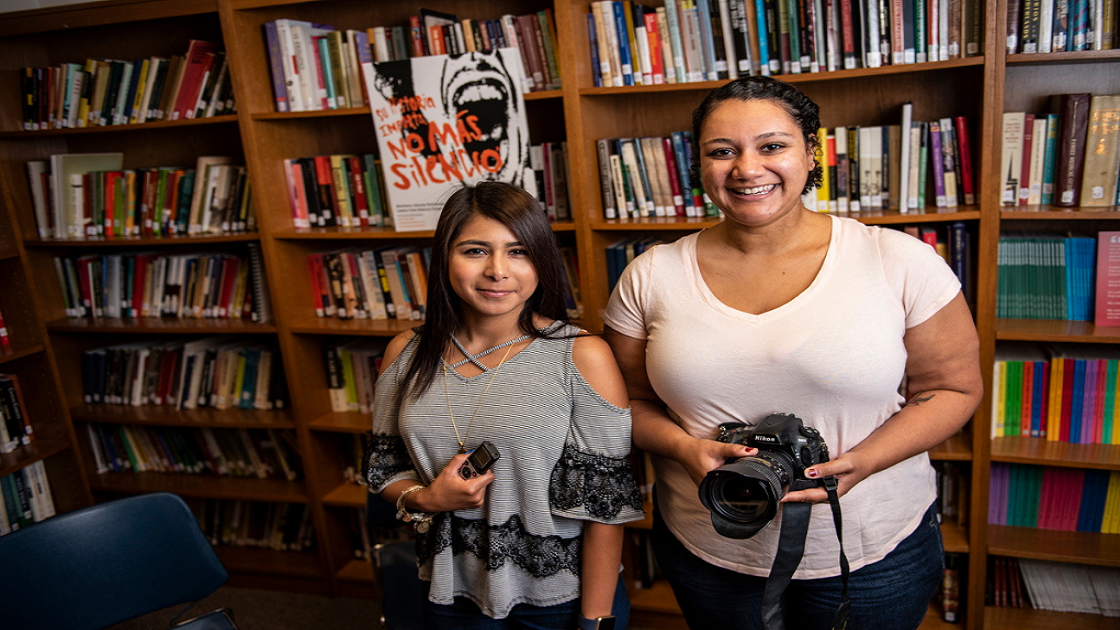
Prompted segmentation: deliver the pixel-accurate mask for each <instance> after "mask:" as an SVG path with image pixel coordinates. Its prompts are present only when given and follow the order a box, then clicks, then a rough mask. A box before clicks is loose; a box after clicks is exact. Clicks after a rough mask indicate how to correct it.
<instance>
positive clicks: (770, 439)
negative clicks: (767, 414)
mask: <svg viewBox="0 0 1120 630" xmlns="http://www.w3.org/2000/svg"><path fill="white" fill-rule="evenodd" d="M754 441H755V442H777V441H778V438H776V437H774V436H773V435H756V436H754Z"/></svg>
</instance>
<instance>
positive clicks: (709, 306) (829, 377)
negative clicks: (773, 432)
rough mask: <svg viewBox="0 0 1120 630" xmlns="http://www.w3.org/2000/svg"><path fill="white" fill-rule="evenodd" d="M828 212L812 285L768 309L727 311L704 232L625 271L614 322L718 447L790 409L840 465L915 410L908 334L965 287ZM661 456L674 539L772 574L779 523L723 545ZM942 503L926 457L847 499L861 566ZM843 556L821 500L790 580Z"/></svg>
mask: <svg viewBox="0 0 1120 630" xmlns="http://www.w3.org/2000/svg"><path fill="white" fill-rule="evenodd" d="M830 218H831V219H832V233H831V236H830V240H829V245H828V253H827V254H826V256H825V260H824V263H823V265H822V267H821V269H820V271H819V273H818V274H817V277H816V278H815V279H814V280H813V282H812V284H811V285H810V286H809V287H808V288H807V289H805V291H803V292H802V293H801V294H799V295H798V296H796V297H795V298H794V299H792V300H791V301H789V302H788V303H786V304H784V305H782V306H780V307H778V308H776V309H774V310H771V311H768V312H765V313H762V314H759V315H753V314H749V313H744V312H742V311H738V310H735V309H732V308H730V307H728V306H727V305H725V304H723V303H722V302H720V301H719V299H718V298H716V296H715V295H714V294H713V293H712V292H711V290H710V289H709V288H708V286H707V285H706V284H705V282H704V279H703V278H702V276H701V274H700V267H699V265H698V263H697V258H696V243H697V237H698V234H699V233H694V234H691V235H688V236H686V237H684V238H681V239H680V240H678V241H676V242H675V243H671V244H667V245H659V246H656V247H653V248H652V249H650V250H648V251H647V252H645V253H644V254H642V255H641V256H639V257H638V258H637V259H635V260H634V261H633V262H632V263H631V264H630V265H629V266H628V267H627V268H626V270H625V272H624V273H623V276H622V278H621V279H620V281H619V283H618V286H617V287H616V288H615V290H614V293H613V295H612V296H611V299H610V302H609V304H608V306H607V310H606V313H605V316H604V321H605V322H606V324H607V325H608V326H610V327H611V328H613V329H614V330H616V331H618V332H620V333H622V334H624V335H627V336H629V337H633V338H636V339H644V340H646V342H647V345H646V370H647V373H648V375H649V380H650V383H651V385H652V386H653V388H654V390H655V391H656V392H657V395H658V396H659V397H660V398H661V400H662V401H663V402H664V403H665V404H666V405H667V407H668V409H669V414H670V416H671V417H672V418H673V419H674V420H675V421H676V422H677V423H678V424H680V425H681V426H682V427H683V428H684V429H685V430H686V431H687V432H688V433H689V434H690V435H693V436H695V437H702V438H711V439H714V438H715V437H716V435H717V427H718V426H719V425H720V424H721V423H724V422H744V423H747V424H748V425H754V424H756V423H757V422H759V421H760V420H762V419H763V418H765V417H766V416H767V415H769V414H772V413H792V414H794V415H796V416H798V417H800V418H801V419H802V420H804V421H805V424H806V425H809V426H813V427H816V428H817V429H818V430H819V431H820V433H821V436H822V437H823V438H824V440H825V442H826V443H827V444H828V448H829V451H830V453H831V454H832V456H833V457H835V456H836V455H838V454H840V453H843V452H845V451H847V450H848V449H850V448H852V447H853V446H855V445H856V444H858V443H859V442H860V441H862V440H863V439H864V438H865V437H867V436H868V435H869V434H870V433H871V432H872V431H874V430H875V429H876V428H877V427H879V426H880V425H882V424H883V423H884V422H885V421H886V420H887V419H888V418H890V417H891V416H892V415H893V414H894V413H896V412H897V411H898V410H899V409H900V408H901V405H902V404H903V403H904V402H905V401H904V399H903V397H902V395H901V394H900V393H899V387H900V384H901V382H902V379H903V376H904V372H905V366H906V356H907V355H906V348H905V346H904V345H903V335H904V334H905V333H906V330H907V329H908V328H912V327H914V326H916V325H918V324H920V323H922V322H924V321H926V320H927V319H928V318H929V317H931V316H932V315H934V314H935V313H936V312H937V311H939V310H940V309H941V308H943V307H944V306H945V305H946V304H948V303H949V301H950V300H952V299H953V298H954V297H955V296H956V295H957V294H958V293H959V291H960V287H961V285H960V282H959V281H958V280H957V278H956V276H955V275H954V274H953V272H952V270H951V269H950V268H949V266H948V265H947V264H946V263H945V261H944V260H943V259H942V258H941V257H940V256H939V255H938V254H937V253H936V252H935V251H934V249H933V248H932V247H930V246H929V245H927V244H925V243H923V242H921V241H919V240H918V239H915V238H913V237H911V236H909V235H907V234H905V233H903V232H899V231H895V230H891V229H883V228H879V227H871V226H865V225H863V224H861V223H859V222H858V221H855V220H853V219H848V218H840V217H836V216H832V217H830ZM945 342H946V343H952V340H951V339H947V340H945ZM654 460H655V462H654V464H655V470H656V475H657V490H658V495H657V498H658V503H659V506H660V509H661V514H662V516H663V517H664V519H665V522H666V524H667V525H668V527H669V529H670V530H671V531H672V532H673V533H674V534H675V535H676V537H677V538H678V539H680V541H681V542H682V543H683V544H684V545H685V546H686V547H687V548H688V549H689V550H690V551H692V553H694V554H695V555H697V556H698V557H700V558H702V559H704V560H706V561H707V562H709V563H711V564H714V565H716V566H720V567H724V568H727V569H731V570H733V571H738V572H741V573H747V574H751V575H759V576H765V575H768V574H769V571H770V567H771V564H772V562H773V556H774V552H775V550H776V549H777V541H778V533H779V531H780V525H781V522H780V521H781V518H780V515H779V517H778V518H776V519H775V520H774V522H772V523H771V524H770V525H768V526H767V527H765V528H764V529H763V530H762V531H761V532H760V533H758V534H757V535H755V536H754V537H752V538H749V539H746V540H736V539H730V538H725V537H723V536H721V535H719V534H718V533H716V532H715V530H714V529H713V527H712V524H711V516H710V513H709V512H708V510H707V509H706V508H704V506H703V505H702V504H701V503H700V500H699V497H698V494H697V487H696V484H695V483H693V481H692V479H691V478H690V477H689V475H688V473H687V472H686V471H685V469H684V468H683V467H682V466H681V465H680V464H678V463H677V462H675V461H672V460H668V459H664V458H654ZM935 495H936V490H935V475H934V470H933V468H932V467H931V466H930V464H929V458H928V456H927V455H926V454H925V453H923V454H920V455H917V456H914V457H912V458H910V459H907V460H905V461H902V462H900V463H898V464H896V465H895V466H892V467H891V468H889V469H887V470H885V471H882V472H880V473H877V474H874V475H872V476H870V477H868V478H867V479H865V480H863V481H862V482H860V483H859V484H858V485H857V486H855V487H854V488H852V490H851V491H850V492H848V493H847V494H846V495H845V496H844V497H842V499H841V506H842V509H843V519H844V550H845V552H846V553H847V556H848V559H849V561H850V563H851V568H852V570H855V569H858V568H860V567H862V566H864V565H867V564H870V563H872V562H876V561H878V560H880V559H882V558H883V557H884V556H886V555H887V554H888V553H889V552H890V551H891V550H893V549H894V548H895V546H896V545H897V544H898V543H899V542H900V541H901V540H902V539H904V538H905V537H906V536H907V535H908V534H910V533H911V532H913V531H914V529H915V528H916V527H917V525H918V522H919V521H920V519H921V517H922V515H923V513H924V512H925V510H926V509H927V508H928V507H929V505H930V504H931V503H932V502H933V500H934V498H935ZM838 558H839V547H838V544H837V540H836V533H835V529H834V526H833V522H832V516H831V513H830V510H829V507H828V505H827V504H818V505H815V506H814V507H813V515H812V518H811V519H810V527H809V538H808V542H807V544H806V549H805V557H804V559H803V560H802V561H801V564H800V566H799V567H798V569H797V572H796V573H795V574H794V577H795V578H796V579H815V578H821V577H828V576H834V575H839V573H840V569H839V564H838Z"/></svg>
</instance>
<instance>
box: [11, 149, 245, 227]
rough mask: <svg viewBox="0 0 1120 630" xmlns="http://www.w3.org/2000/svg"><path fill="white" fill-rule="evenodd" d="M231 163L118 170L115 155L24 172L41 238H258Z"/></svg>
mask: <svg viewBox="0 0 1120 630" xmlns="http://www.w3.org/2000/svg"><path fill="white" fill-rule="evenodd" d="M233 161H234V160H233V158H230V157H211V156H203V157H199V158H198V160H197V163H196V165H195V168H185V167H173V166H172V167H151V168H133V169H123V168H122V162H123V155H122V154H119V153H117V154H60V155H54V156H51V159H50V160H32V161H30V162H27V164H26V170H27V176H28V186H29V188H30V190H31V198H32V202H33V205H34V209H35V220H36V226H37V229H38V232H39V234H40V238H71V239H86V238H104V239H114V238H121V237H128V236H143V237H159V236H170V235H176V234H188V233H189V234H197V235H203V234H218V233H232V232H246V231H251V230H255V229H256V216H255V213H254V212H253V211H252V208H251V203H250V197H251V194H250V189H249V180H248V174H247V171H246V169H245V167H244V166H241V165H236V164H233ZM64 180H68V183H65V184H64Z"/></svg>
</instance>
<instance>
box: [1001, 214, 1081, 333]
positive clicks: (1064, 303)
mask: <svg viewBox="0 0 1120 630" xmlns="http://www.w3.org/2000/svg"><path fill="white" fill-rule="evenodd" d="M996 264H997V266H998V268H999V279H998V283H997V287H996V314H997V316H998V317H1002V318H1013V319H1057V320H1073V321H1092V319H1093V316H1094V302H1093V299H1094V298H1093V295H1094V288H1095V287H1096V284H1097V280H1096V269H1097V267H1098V263H1097V238H1096V237H1095V236H1081V235H1076V234H1071V235H1069V236H1061V235H1058V234H1036V233H1029V234H1022V233H1005V234H1003V235H1001V236H1000V241H999V253H998V258H997V262H996Z"/></svg>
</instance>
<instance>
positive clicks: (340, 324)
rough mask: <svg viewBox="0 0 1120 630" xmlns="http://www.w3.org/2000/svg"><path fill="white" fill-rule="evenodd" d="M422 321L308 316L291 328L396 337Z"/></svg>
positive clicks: (294, 331)
mask: <svg viewBox="0 0 1120 630" xmlns="http://www.w3.org/2000/svg"><path fill="white" fill-rule="evenodd" d="M421 323H423V322H421V321H419V320H409V319H338V318H335V317H314V316H308V317H306V318H304V319H299V320H296V321H294V322H292V323H291V325H290V327H289V328H290V330H291V331H292V332H293V333H297V334H299V333H302V334H311V335H370V336H374V337H394V336H396V335H397V334H399V333H402V332H404V331H406V330H410V329H412V328H414V327H416V326H419V325H420V324H421Z"/></svg>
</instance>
